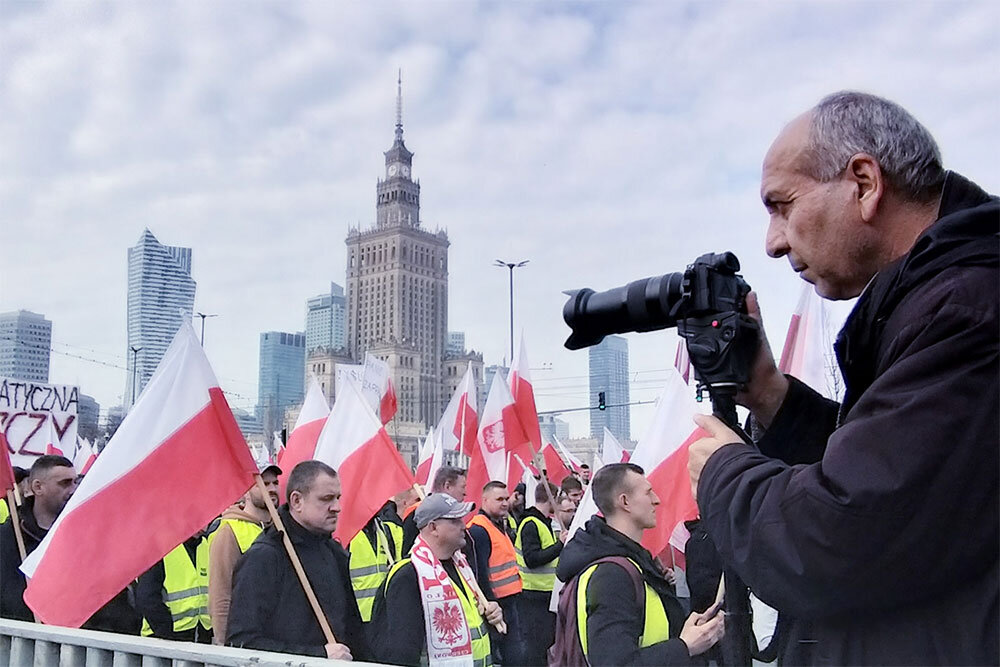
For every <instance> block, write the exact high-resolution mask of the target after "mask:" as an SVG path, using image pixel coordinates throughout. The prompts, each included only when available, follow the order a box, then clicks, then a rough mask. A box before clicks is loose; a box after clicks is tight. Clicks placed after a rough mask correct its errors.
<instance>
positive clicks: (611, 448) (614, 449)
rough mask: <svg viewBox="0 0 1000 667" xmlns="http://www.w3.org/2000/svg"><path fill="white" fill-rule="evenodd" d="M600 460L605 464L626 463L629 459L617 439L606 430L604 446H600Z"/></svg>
mask: <svg viewBox="0 0 1000 667" xmlns="http://www.w3.org/2000/svg"><path fill="white" fill-rule="evenodd" d="M601 458H602V459H604V462H605V463H628V462H629V459H630V458H631V457H630V456H629V454H628V452H626V451H625V448H624V447H622V445H621V443H620V442H618V438H616V437H615V436H614V434H612V433H611V431H609V430H608V429H604V444H603V445H602V446H601Z"/></svg>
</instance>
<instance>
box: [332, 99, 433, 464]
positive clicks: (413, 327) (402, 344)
mask: <svg viewBox="0 0 1000 667" xmlns="http://www.w3.org/2000/svg"><path fill="white" fill-rule="evenodd" d="M401 99H402V98H401V90H400V91H398V92H397V108H396V132H395V140H394V141H393V144H392V147H391V148H390V149H389V150H388V151H386V152H385V154H384V155H385V174H384V178H381V179H379V180H378V182H377V184H376V207H375V225H374V226H373V227H371V228H369V229H366V230H361V229H359V228H353V229H351V230H350V232H349V233H348V236H347V239H346V245H347V349H348V353H349V354H350V356H351V357H352V358H353V359H355V360H358V363H360V362H361V360H363V359H364V355H365V352H370V353H372V354H373V355H375V356H376V357H378V358H379V359H381V360H382V361H384V362H386V363H387V364H388V365H389V371H390V375H391V378H392V381H393V384H394V386H395V388H396V396H397V401H398V405H399V411H398V413H397V419H398V420H399V421H402V422H404V423H411V424H414V425H423V427H424V428H423V429H422V430H424V431H425V430H426V426H430V425H434V424H436V423H437V421H438V418H439V417H440V416H441V413H442V412H443V411H444V407H445V405H446V404H447V401H448V398H449V397H448V396H445V395H444V385H443V382H442V380H443V375H444V354H445V346H446V342H447V334H448V246H449V241H448V235H447V233H446V232H444V231H433V232H432V231H429V230H427V229H425V228H424V226H423V224H422V221H421V218H420V183H419V181H416V180H414V179H413V172H412V167H413V153H412V152H410V151H409V150H408V149H407V148H406V145H405V144H404V142H403V122H402V113H401V104H402V103H401ZM397 427H398V428H399V429H400V431H406V432H409V430H411V429H409V428H405V429H404V428H402V425H397ZM412 430H413V431H414V433H416V432H419V431H420V430H421V429H416V428H415V429H412ZM398 444H400V446H401V448H403V443H398ZM409 444H410V443H407V449H408V448H409Z"/></svg>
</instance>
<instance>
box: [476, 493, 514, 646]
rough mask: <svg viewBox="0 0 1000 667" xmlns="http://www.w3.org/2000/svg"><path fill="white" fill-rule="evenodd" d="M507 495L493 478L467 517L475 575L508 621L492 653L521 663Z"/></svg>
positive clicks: (512, 545) (481, 586) (497, 637)
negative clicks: (471, 513)
mask: <svg viewBox="0 0 1000 667" xmlns="http://www.w3.org/2000/svg"><path fill="white" fill-rule="evenodd" d="M509 510H510V497H509V496H508V495H507V485H506V484H504V483H503V482H497V481H492V482H489V483H487V484H486V486H484V487H483V495H482V507H481V508H480V511H479V513H478V514H476V515H475V516H474V517H472V519H470V520H469V523H468V528H469V537H471V538H472V544H473V546H474V547H475V555H476V559H477V567H476V578H477V581H479V586H480V588H482V590H483V593H485V594H486V597H488V598H489V599H491V600H496V601H497V602H499V603H500V608H501V609H503V615H504V618H505V619H506V620H507V634H506V635H504V636H496V637H495V638H496V639H497V641H498V646H495V647H494V649H496V653H495V655H496V656H497V657H498V658H500V659H501V660H500V661H501V662H502V663H504V664H509V665H520V664H524V658H525V656H524V638H523V636H522V634H521V622H520V612H519V610H518V604H519V601H520V598H521V591H522V590H523V587H522V584H521V573H520V572H518V570H517V554H516V552H515V551H514V542H513V540H511V537H510V534H509V533H508V530H509V524H508V522H507V517H508V514H507V513H508V511H509Z"/></svg>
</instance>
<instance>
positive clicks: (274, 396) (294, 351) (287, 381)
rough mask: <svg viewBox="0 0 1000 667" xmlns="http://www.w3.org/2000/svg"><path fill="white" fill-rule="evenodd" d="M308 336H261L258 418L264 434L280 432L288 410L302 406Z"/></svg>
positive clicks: (282, 334)
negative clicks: (295, 406)
mask: <svg viewBox="0 0 1000 667" xmlns="http://www.w3.org/2000/svg"><path fill="white" fill-rule="evenodd" d="M305 361H306V335H305V334H304V333H301V332H300V333H286V332H284V331H265V332H264V333H262V334H261V335H260V360H259V363H260V365H259V373H258V376H257V419H258V420H259V421H260V423H261V426H262V427H263V429H264V433H271V432H272V431H280V430H281V423H282V421H283V419H284V414H285V410H286V409H288V408H290V407H292V406H294V405H298V404H300V403H302V398H303V396H304V394H305V391H304V388H305V384H304V374H303V369H304V368H305Z"/></svg>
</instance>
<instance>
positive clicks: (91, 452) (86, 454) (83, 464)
mask: <svg viewBox="0 0 1000 667" xmlns="http://www.w3.org/2000/svg"><path fill="white" fill-rule="evenodd" d="M72 460H73V467H74V468H76V474H78V475H86V474H87V473H88V472H89V471H90V467H91V466H92V465H94V461H96V460H97V450H96V449H94V446H93V445H92V444H90V441H89V440H87V439H86V438H80V437H77V439H76V449H75V450H74V451H73V459H72Z"/></svg>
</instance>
